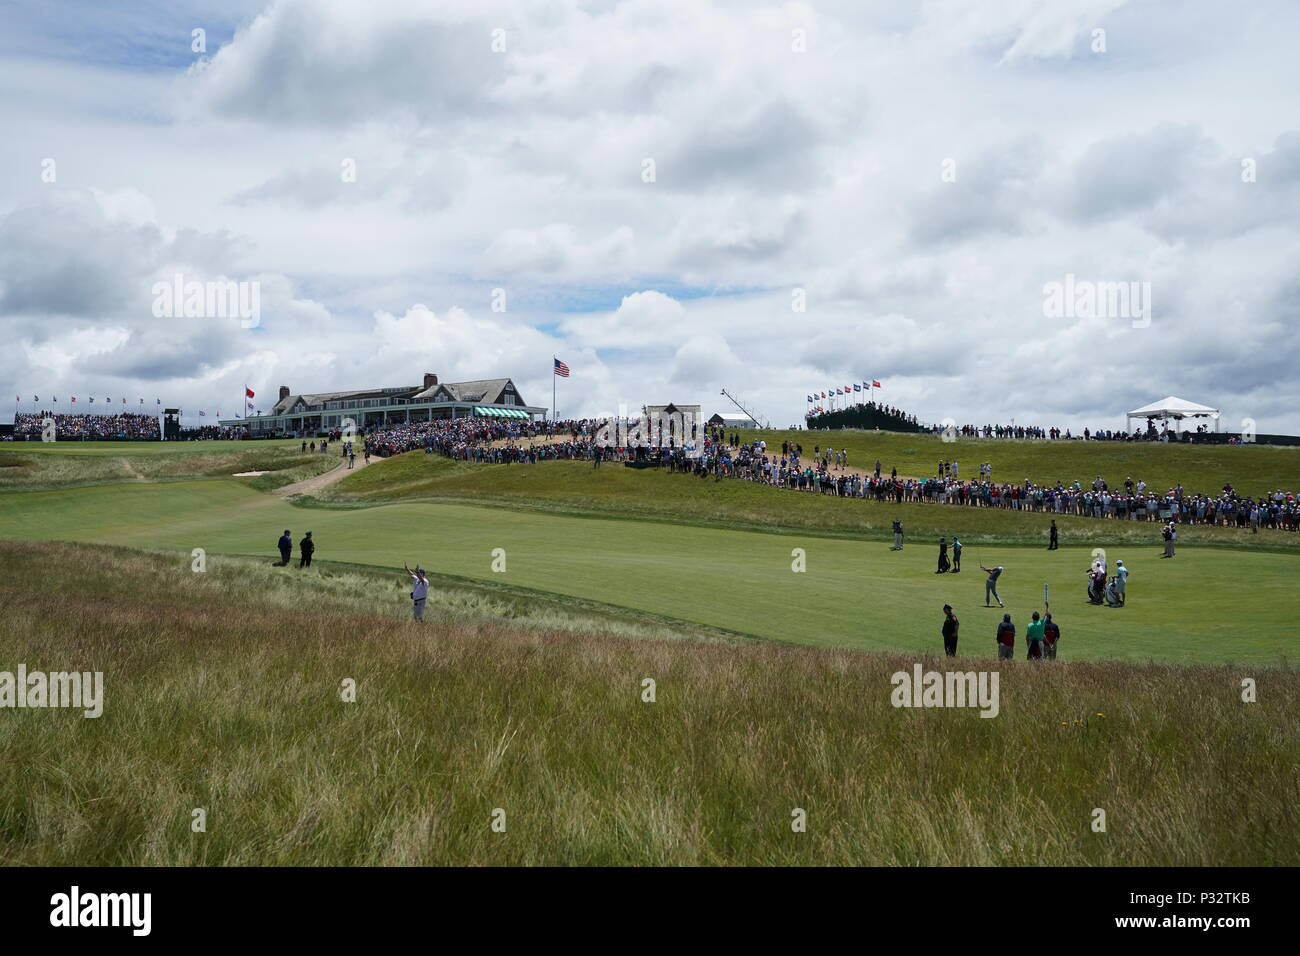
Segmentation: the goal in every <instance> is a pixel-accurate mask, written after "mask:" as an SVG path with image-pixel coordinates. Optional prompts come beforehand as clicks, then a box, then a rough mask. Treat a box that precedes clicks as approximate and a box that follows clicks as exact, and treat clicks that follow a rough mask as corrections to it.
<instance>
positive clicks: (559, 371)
mask: <svg viewBox="0 0 1300 956" xmlns="http://www.w3.org/2000/svg"><path fill="white" fill-rule="evenodd" d="M555 374H556V375H558V376H560V378H568V377H569V366H567V365H565V364H564V363H563V362H561V361H560V360H559V359H556V360H555Z"/></svg>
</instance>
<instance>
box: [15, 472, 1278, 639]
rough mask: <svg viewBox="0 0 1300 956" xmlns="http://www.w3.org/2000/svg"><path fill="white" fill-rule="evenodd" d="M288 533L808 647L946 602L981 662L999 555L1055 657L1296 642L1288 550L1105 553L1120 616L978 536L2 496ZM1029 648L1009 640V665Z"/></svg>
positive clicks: (155, 520)
mask: <svg viewBox="0 0 1300 956" xmlns="http://www.w3.org/2000/svg"><path fill="white" fill-rule="evenodd" d="M357 477H358V478H360V477H364V473H363V475H359V476H357ZM683 480H685V479H683ZM777 494H780V493H779V492H777ZM932 510H942V509H938V508H937V507H936V508H935V509H932ZM286 527H288V528H292V529H293V531H294V536H295V540H296V539H297V538H298V537H300V536H301V534H302V532H304V531H306V530H309V529H310V530H312V531H313V532H314V537H315V539H316V541H317V543H318V551H317V560H318V562H331V561H334V562H350V563H356V564H364V565H375V566H380V567H389V568H394V569H400V567H401V565H402V562H403V561H404V560H409V561H412V562H415V561H419V562H422V563H424V564H426V565H427V566H428V567H430V568H432V569H433V570H435V571H437V572H440V573H444V574H450V575H456V576H461V577H465V578H472V579H477V580H480V581H483V582H486V583H494V582H500V583H503V584H508V585H511V586H515V587H521V588H530V589H535V590H539V591H546V592H551V593H554V594H561V595H570V596H574V597H579V598H585V599H589V600H593V601H600V602H604V603H608V604H614V605H620V606H624V607H628V608H634V609H639V610H644V611H648V612H652V613H654V614H658V615H664V616H668V617H672V618H678V619H681V620H684V621H692V622H698V623H701V624H705V625H708V626H712V627H719V628H727V629H731V630H735V631H740V632H743V633H745V634H752V635H755V636H759V637H763V638H768V639H774V640H780V641H789V642H794V643H801V644H815V645H835V646H845V647H853V648H864V649H872V650H895V651H901V652H906V653H920V652H928V653H932V652H934V651H935V650H936V649H937V648H939V647H940V646H941V644H940V639H939V635H938V631H939V624H940V621H941V619H942V615H941V612H940V608H941V606H942V605H943V604H944V603H951V604H952V605H953V606H954V607H955V608H956V610H957V614H958V616H959V617H960V618H961V620H962V642H961V652H962V654H963V655H970V656H975V657H979V658H992V657H993V656H994V655H993V632H994V626H995V624H996V622H997V620H999V619H1000V613H999V612H998V611H997V610H996V609H993V610H988V609H985V608H984V607H983V606H982V603H983V575H982V574H981V573H980V572H979V569H978V563H980V562H983V563H985V564H992V563H998V564H1002V565H1005V566H1006V568H1007V571H1006V573H1005V574H1004V575H1003V577H1002V581H1001V585H1000V590H1001V593H1002V597H1003V600H1004V601H1005V602H1006V603H1007V606H1008V610H1009V611H1011V612H1012V613H1013V615H1014V620H1015V622H1016V624H1017V626H1018V628H1019V630H1020V633H1021V635H1023V633H1024V625H1025V624H1026V623H1027V621H1028V616H1029V613H1030V611H1032V610H1035V609H1039V610H1041V608H1042V603H1041V602H1042V591H1043V585H1044V583H1048V584H1050V586H1051V591H1052V597H1053V602H1052V604H1053V611H1054V613H1055V615H1056V617H1057V619H1058V621H1059V622H1060V623H1061V626H1062V631H1063V637H1062V644H1061V654H1062V657H1063V658H1066V659H1071V658H1073V659H1103V658H1119V659H1127V660H1140V659H1141V660H1145V659H1150V660H1157V661H1170V662H1201V663H1211V662H1213V663H1219V662H1227V661H1233V662H1241V663H1250V664H1253V665H1273V664H1279V663H1281V662H1283V661H1284V660H1285V659H1288V658H1290V657H1292V656H1293V648H1294V647H1295V641H1296V639H1295V637H1294V631H1293V629H1292V628H1291V620H1292V617H1293V611H1294V604H1295V602H1294V593H1295V592H1294V583H1293V578H1294V575H1295V572H1296V570H1297V567H1298V565H1297V564H1296V559H1295V558H1293V557H1291V556H1289V555H1276V554H1267V553H1249V552H1236V551H1226V550H1221V549H1214V550H1211V549H1197V548H1195V547H1187V546H1184V547H1182V548H1181V549H1180V552H1179V554H1178V557H1177V558H1175V559H1174V560H1172V561H1165V560H1159V559H1158V557H1157V555H1158V553H1159V548H1158V546H1157V545H1156V543H1155V542H1154V541H1152V543H1151V544H1150V545H1147V546H1144V547H1141V548H1137V547H1133V546H1126V547H1125V548H1124V549H1123V550H1120V551H1112V552H1111V553H1110V554H1109V555H1108V557H1109V559H1110V562H1111V565H1112V567H1113V565H1114V561H1115V560H1116V559H1119V558H1122V559H1124V561H1125V563H1126V564H1127V565H1129V566H1130V567H1131V568H1132V578H1131V580H1130V594H1129V602H1130V603H1129V607H1127V608H1125V609H1122V610H1112V609H1108V608H1103V607H1091V606H1088V605H1086V603H1085V601H1084V597H1083V593H1084V570H1085V569H1086V567H1087V566H1088V563H1089V561H1090V558H1091V549H1090V548H1063V549H1061V550H1060V551H1056V552H1052V553H1050V554H1049V553H1048V552H1046V551H1043V550H1039V549H1029V548H1015V547H1009V546H986V545H980V546H976V547H973V548H968V549H967V552H966V555H965V558H964V562H963V563H964V570H963V572H962V573H961V574H960V575H952V574H949V575H944V576H939V575H935V574H933V569H934V564H933V561H934V551H935V548H934V547H933V546H931V545H930V544H929V543H928V542H927V543H926V544H925V545H923V546H922V545H918V544H915V543H913V544H911V545H909V546H908V547H907V548H906V549H905V550H904V551H902V552H898V553H891V552H890V551H889V550H888V548H887V547H886V546H885V545H883V544H882V543H880V542H877V541H858V540H853V539H848V538H843V537H840V538H828V537H818V536H815V535H813V534H806V535H796V534H785V535H772V534H761V533H755V532H749V531H738V530H725V529H720V528H709V527H697V526H688V525H672V524H667V523H664V522H649V521H634V520H612V519H597V518H578V517H571V516H566V515H555V514H544V513H536V512H522V511H511V510H503V509H493V508H489V507H479V506H472V505H465V504H435V503H398V504H391V505H382V506H376V507H369V508H352V509H322V508H313V509H303V508H298V507H295V506H293V505H290V504H288V503H286V502H284V501H282V500H280V499H277V498H275V497H273V496H270V495H265V494H261V493H259V492H257V491H255V490H252V489H250V488H247V487H245V486H244V485H242V484H241V483H240V482H238V481H233V480H192V481H173V482H167V483H163V484H150V483H132V484H117V485H103V486H96V487H84V488H72V489H67V490H59V491H38V492H22V493H13V494H6V495H0V538H3V539H18V540H24V539H26V540H66V541H82V542H98V543H105V544H114V545H124V546H130V547H149V548H164V549H176V550H178V551H180V552H183V553H184V554H183V555H179V556H178V558H177V562H178V568H181V569H184V568H188V564H189V557H188V555H189V552H190V551H191V550H192V549H194V548H203V549H205V551H207V552H208V554H209V555H210V556H213V557H210V560H219V558H216V557H215V556H218V555H220V554H222V553H229V554H245V555H248V554H260V555H264V556H266V558H267V560H268V561H270V560H271V559H272V558H273V556H274V555H275V551H274V547H275V540H276V538H277V537H278V535H279V533H280V532H281V530H283V529H284V528H286ZM497 548H500V549H504V552H505V560H506V571H505V572H504V573H496V572H494V571H493V570H492V562H493V551H494V549H497ZM794 548H802V549H805V551H806V556H807V572H806V573H795V572H793V571H792V570H791V562H792V560H793V558H792V555H791V551H792V549H794ZM86 573H89V574H93V573H95V572H94V568H93V567H91V568H87V569H86ZM282 573H284V574H298V573H306V574H314V573H317V572H316V571H306V572H300V571H298V570H297V569H296V568H289V569H285V570H284V571H283V572H282ZM396 573H400V571H398V572H396ZM1023 647H1024V645H1023V640H1020V641H1019V642H1018V647H1017V651H1018V656H1023V653H1024V651H1023Z"/></svg>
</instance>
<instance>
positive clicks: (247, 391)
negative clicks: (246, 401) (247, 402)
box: [244, 385, 253, 398]
mask: <svg viewBox="0 0 1300 956" xmlns="http://www.w3.org/2000/svg"><path fill="white" fill-rule="evenodd" d="M244 397H245V398H253V390H252V389H251V388H249V387H248V386H247V385H245V386H244Z"/></svg>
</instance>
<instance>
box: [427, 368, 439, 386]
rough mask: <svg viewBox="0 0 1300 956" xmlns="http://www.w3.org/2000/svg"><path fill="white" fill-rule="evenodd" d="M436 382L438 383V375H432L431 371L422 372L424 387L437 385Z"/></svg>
mask: <svg viewBox="0 0 1300 956" xmlns="http://www.w3.org/2000/svg"><path fill="white" fill-rule="evenodd" d="M437 384H438V376H436V375H434V374H433V373H432V372H425V373H424V387H425V388H433V386H435V385H437Z"/></svg>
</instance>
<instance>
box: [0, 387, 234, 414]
mask: <svg viewBox="0 0 1300 956" xmlns="http://www.w3.org/2000/svg"><path fill="white" fill-rule="evenodd" d="M249 394H252V392H251V391H250V392H249ZM14 401H15V402H16V403H18V404H19V405H21V404H22V401H23V398H22V396H21V395H15V396H14ZM40 401H41V397H40V396H39V395H33V396H32V402H33V403H34V404H38V405H39V404H40ZM50 401H51V402H52V403H53V404H55V405H57V404H59V399H58V396H55V395H51V396H50ZM153 401H154V405H161V404H162V399H161V398H155V399H154V400H153ZM69 403H70V404H72V405H76V404H77V396H75V395H73V396H71V397H70V399H69ZM138 403H139V404H140V405H143V404H145V401H144V399H143V398H141V399H138ZM81 404H83V405H94V404H95V398H94V396H87V397H86V400H85V401H84V402H82V403H81ZM101 404H104V405H112V404H114V402H113V399H111V398H105V399H104V401H103V402H102V403H101ZM120 404H122V405H130V402H128V401H127V400H126V399H125V398H124V399H122V400H121V403H120ZM247 406H248V410H249V411H250V412H251V411H253V403H252V402H248V403H247ZM182 414H185V413H184V412H182ZM198 414H199V417H200V418H207V417H208V413H207V412H206V411H200V412H199V413H198ZM213 417H214V418H220V417H221V412H216V413H214V415H213Z"/></svg>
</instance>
